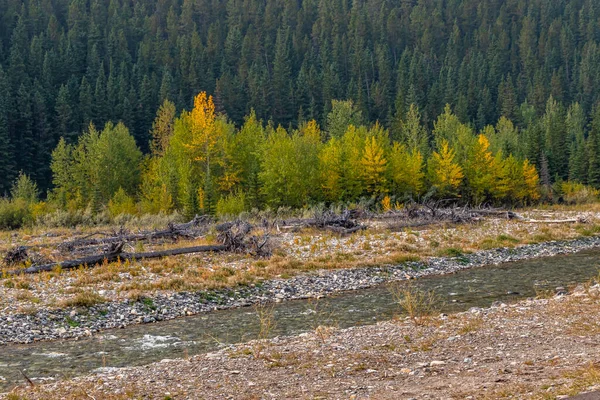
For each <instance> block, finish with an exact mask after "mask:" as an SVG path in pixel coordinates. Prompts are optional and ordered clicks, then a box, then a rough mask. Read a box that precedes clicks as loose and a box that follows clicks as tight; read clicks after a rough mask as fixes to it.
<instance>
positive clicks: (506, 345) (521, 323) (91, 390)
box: [6, 285, 600, 400]
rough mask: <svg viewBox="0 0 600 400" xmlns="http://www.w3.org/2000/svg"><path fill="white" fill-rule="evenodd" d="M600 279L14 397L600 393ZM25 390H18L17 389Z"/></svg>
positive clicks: (470, 396)
mask: <svg viewBox="0 0 600 400" xmlns="http://www.w3.org/2000/svg"><path fill="white" fill-rule="evenodd" d="M599 306H600V286H599V285H596V286H591V287H590V286H589V285H588V286H585V287H584V286H580V287H578V288H577V289H576V290H575V291H574V293H573V294H571V295H569V296H557V297H552V298H548V299H536V300H527V301H523V302H520V303H517V304H513V305H504V304H501V305H499V306H497V307H493V308H490V309H472V310H470V311H469V312H465V313H460V314H456V315H450V316H446V315H440V316H436V317H429V318H421V319H418V320H417V321H414V320H411V319H409V318H407V319H400V320H396V321H390V322H385V323H379V324H377V325H373V326H366V327H356V328H351V329H346V330H336V329H334V328H322V327H321V328H318V329H317V330H315V331H314V332H310V333H307V334H303V335H300V336H297V337H291V338H276V339H274V340H271V341H255V342H251V343H247V344H242V345H238V346H235V347H232V348H227V349H223V350H220V351H218V352H215V353H210V354H206V355H201V356H195V357H192V358H189V359H187V360H163V361H162V362H158V363H155V364H151V365H148V366H145V367H136V368H125V369H116V370H110V371H107V372H105V373H101V374H98V375H90V376H87V377H82V378H76V379H74V380H71V381H65V382H60V383H56V384H51V385H47V386H39V387H36V388H33V389H31V388H20V389H16V390H15V391H14V392H13V393H12V394H10V395H9V396H7V397H6V398H9V399H13V400H14V399H49V398H65V399H80V398H87V399H366V398H372V399H411V398H413V399H503V398H512V399H514V398H517V399H554V398H566V396H568V395H574V394H577V393H580V392H585V391H591V390H598V388H599V386H598V385H600V363H599V362H600V351H599V350H600V349H599V346H600V322H599V321H600V307H599ZM21 396H22V397H21Z"/></svg>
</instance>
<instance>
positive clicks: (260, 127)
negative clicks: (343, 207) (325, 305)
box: [0, 0, 600, 225]
mask: <svg viewBox="0 0 600 400" xmlns="http://www.w3.org/2000/svg"><path fill="white" fill-rule="evenodd" d="M599 100H600V4H599V3H598V2H596V1H594V0H508V1H500V0H446V1H442V0H353V1H349V0H292V1H290V0H223V1H215V0H138V1H131V0H111V1H102V0H25V1H17V0H0V195H4V196H6V198H5V199H4V200H2V201H3V204H4V207H5V208H10V207H9V205H10V206H12V207H13V208H14V209H13V210H12V211H11V213H12V215H16V214H18V209H20V208H19V206H18V204H16V203H18V201H22V202H25V203H26V204H28V206H27V207H28V210H29V211H28V213H29V214H31V215H34V216H35V215H36V214H44V213H47V212H51V211H55V210H88V211H89V212H91V213H98V212H100V211H102V210H105V209H108V210H109V211H110V213H111V214H115V215H116V214H119V213H142V212H143V213H156V212H170V211H174V210H177V211H180V212H182V213H183V214H185V215H188V216H193V215H195V214H197V213H209V214H214V213H218V214H234V213H239V212H241V211H247V210H251V209H255V208H256V209H263V208H266V207H271V208H277V207H282V206H286V207H292V208H301V207H304V206H307V205H310V204H317V203H326V204H330V203H340V202H344V203H349V202H358V201H360V200H361V199H365V198H367V199H375V201H376V203H377V204H380V205H382V206H383V208H384V209H385V208H390V207H395V206H399V205H400V204H401V203H403V202H405V201H409V200H419V199H422V198H425V197H427V198H437V199H458V200H459V201H462V202H465V203H470V204H505V205H506V204H508V205H523V204H531V203H532V202H537V201H539V200H540V199H541V200H545V201H557V200H564V199H573V198H576V197H577V196H584V195H583V194H582V193H584V194H592V195H593V196H596V195H597V192H596V190H597V189H600V103H599ZM39 198H42V199H44V200H45V201H44V202H38V200H39ZM32 204H34V205H35V207H33V206H31V205H32ZM32 207H33V211H32V209H31V208H32ZM19 218H20V217H15V220H21V219H22V218H21V219H19ZM7 225H10V224H7ZM13 225H14V224H13Z"/></svg>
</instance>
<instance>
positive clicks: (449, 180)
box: [428, 140, 464, 196]
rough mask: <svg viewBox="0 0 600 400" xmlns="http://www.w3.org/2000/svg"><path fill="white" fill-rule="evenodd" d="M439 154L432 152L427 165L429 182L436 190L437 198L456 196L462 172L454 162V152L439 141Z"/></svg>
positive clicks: (446, 142)
mask: <svg viewBox="0 0 600 400" xmlns="http://www.w3.org/2000/svg"><path fill="white" fill-rule="evenodd" d="M439 147H440V149H439V152H437V151H434V152H433V154H432V155H431V158H430V159H429V163H428V175H429V181H430V182H431V184H432V185H433V186H435V187H436V188H437V190H438V196H448V195H456V194H457V190H458V187H459V186H460V184H461V182H462V180H463V177H464V175H463V170H462V168H461V167H460V165H458V164H457V163H456V162H454V158H455V157H456V152H455V151H454V149H451V148H450V145H449V144H448V141H446V140H441V142H440V146H439Z"/></svg>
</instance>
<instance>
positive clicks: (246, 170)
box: [52, 92, 540, 216]
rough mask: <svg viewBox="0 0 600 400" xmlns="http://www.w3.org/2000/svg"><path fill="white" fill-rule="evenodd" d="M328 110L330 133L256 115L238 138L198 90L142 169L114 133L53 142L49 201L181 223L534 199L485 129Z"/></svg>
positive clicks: (161, 115)
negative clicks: (388, 122)
mask: <svg viewBox="0 0 600 400" xmlns="http://www.w3.org/2000/svg"><path fill="white" fill-rule="evenodd" d="M333 107H334V110H333V111H332V114H331V116H330V118H328V121H327V130H322V129H321V127H320V126H319V124H318V123H317V122H316V121H314V120H310V121H307V122H303V123H302V124H300V126H299V127H298V128H297V129H292V130H289V129H286V128H284V127H282V126H274V125H273V124H272V123H267V124H266V125H265V124H264V123H263V122H261V121H259V120H257V118H256V116H255V114H254V113H252V114H251V115H249V116H248V117H247V118H246V119H245V122H244V124H243V125H242V126H241V127H240V128H239V129H238V128H236V127H235V126H234V125H233V124H232V123H231V122H230V121H229V120H228V119H227V118H226V117H225V116H224V115H220V114H218V113H217V112H216V111H215V104H214V100H213V98H212V97H211V96H208V95H207V94H206V93H204V92H203V93H200V94H199V95H198V96H196V98H195V101H194V108H193V109H192V110H191V111H184V112H182V113H181V114H180V115H179V116H176V114H175V112H174V107H173V104H172V103H170V102H168V101H166V102H165V103H164V104H163V106H162V107H161V108H160V109H159V111H158V114H157V117H156V120H155V123H154V125H153V129H152V131H151V133H152V135H153V137H152V142H151V148H152V153H151V154H150V155H149V156H147V157H146V159H144V160H143V161H142V160H141V157H140V153H139V150H137V148H136V147H135V145H134V142H133V139H132V138H131V136H128V134H127V130H126V128H125V127H124V126H123V125H122V124H120V125H117V126H113V125H111V124H109V125H107V127H106V128H105V130H104V131H102V132H97V131H96V130H95V128H94V127H91V128H90V129H89V132H88V133H87V134H86V135H84V136H82V137H81V139H80V141H79V143H78V144H77V145H75V146H72V145H67V144H66V143H64V142H61V143H60V144H59V146H58V147H57V149H56V150H55V151H54V155H53V163H52V170H53V172H54V183H55V186H56V188H55V189H54V192H53V197H54V198H55V199H57V201H59V202H61V204H62V206H63V207H71V208H73V207H75V208H77V207H87V206H88V205H89V204H93V205H94V207H101V206H102V204H105V205H107V206H108V209H109V211H110V213H111V214H117V213H119V212H128V213H131V212H134V211H136V210H138V211H140V212H149V213H157V212H170V211H172V210H179V211H180V212H182V213H183V214H184V215H187V216H193V215H195V214H198V213H206V214H213V213H218V214H238V213H240V212H242V211H246V210H250V209H252V208H264V207H273V208H277V207H282V206H287V207H292V208H300V207H305V206H308V205H310V204H315V203H321V202H326V203H337V202H344V203H348V202H356V201H359V200H360V199H364V198H374V199H378V202H377V203H375V204H379V205H380V207H382V208H383V209H386V210H389V209H392V208H395V207H401V204H402V203H403V202H405V201H408V200H419V199H420V198H421V197H424V196H427V197H434V198H439V199H450V200H454V201H459V202H470V203H475V204H481V203H485V202H487V203H495V204H505V203H512V204H525V203H528V202H532V201H536V200H538V199H539V198H540V195H539V191H538V186H539V177H538V172H537V170H536V168H535V167H534V166H533V165H532V164H531V163H530V162H529V161H528V160H527V159H523V158H520V157H519V156H515V155H513V154H506V155H505V154H504V153H503V152H502V150H494V147H493V146H492V144H491V142H490V138H489V137H488V135H486V133H487V134H490V133H492V135H493V134H494V132H495V131H494V132H492V130H493V128H492V129H491V130H490V129H486V130H484V131H483V132H482V133H479V134H476V133H475V132H473V130H472V128H471V127H470V126H468V125H464V124H462V123H461V122H460V121H459V120H458V118H456V117H455V116H454V115H453V114H452V112H451V111H450V109H449V108H446V110H445V112H444V114H442V115H441V116H440V117H439V118H438V121H436V123H435V129H434V131H433V132H432V135H431V136H430V135H429V133H428V132H427V130H426V129H425V127H424V126H423V125H422V124H421V122H420V121H419V118H420V117H419V115H420V114H419V112H418V109H416V107H414V106H413V107H411V108H410V109H409V111H408V113H407V119H406V121H405V122H403V123H402V132H403V134H402V135H401V137H398V138H395V139H392V138H390V135H389V133H388V131H387V130H386V129H384V128H383V127H382V126H381V125H379V124H377V123H376V124H374V125H373V126H365V125H355V124H354V123H355V121H356V119H357V118H356V112H354V111H353V105H352V103H351V102H335V103H334V104H333ZM108 137H110V138H112V139H111V140H113V139H114V140H118V141H119V143H121V147H120V148H115V146H116V144H114V143H112V142H111V143H108V142H106V141H107V140H108V139H107V138H108ZM128 137H129V139H127V138H128ZM492 139H494V137H492ZM103 143H106V144H103ZM117 154H119V155H120V157H129V158H126V160H127V162H122V161H120V160H119V159H117V158H115V157H116V155H117ZM132 157H133V158H132ZM105 160H106V161H105ZM135 160H138V161H135ZM106 162H108V163H109V166H107V165H106V164H105V163H106ZM132 163H133V164H134V165H132ZM95 165H97V166H98V167H97V168H96V167H93V166H95ZM104 170H106V172H105V173H104V172H103V171H104ZM135 171H141V173H139V172H137V173H135V174H132V172H135ZM90 185H91V186H90ZM136 204H137V205H136Z"/></svg>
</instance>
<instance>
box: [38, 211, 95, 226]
mask: <svg viewBox="0 0 600 400" xmlns="http://www.w3.org/2000/svg"><path fill="white" fill-rule="evenodd" d="M36 222H37V224H38V225H40V226H44V227H46V228H61V227H67V228H74V227H76V226H78V225H93V224H94V218H93V216H92V214H91V212H90V211H84V210H72V211H65V210H56V211H54V212H50V213H48V214H42V215H39V216H38V217H37V221H36Z"/></svg>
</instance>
